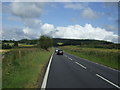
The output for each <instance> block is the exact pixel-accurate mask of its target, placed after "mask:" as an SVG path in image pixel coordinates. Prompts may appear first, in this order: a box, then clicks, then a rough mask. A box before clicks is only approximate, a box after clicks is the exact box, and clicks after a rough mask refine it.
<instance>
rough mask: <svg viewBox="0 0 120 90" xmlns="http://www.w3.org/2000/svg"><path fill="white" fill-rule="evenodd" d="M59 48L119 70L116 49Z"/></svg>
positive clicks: (118, 54) (119, 52)
mask: <svg viewBox="0 0 120 90" xmlns="http://www.w3.org/2000/svg"><path fill="white" fill-rule="evenodd" d="M60 48H61V49H63V50H64V51H66V52H68V53H70V54H73V55H76V56H79V57H81V58H85V59H88V60H91V61H93V62H96V63H100V64H103V65H106V66H108V67H111V68H115V69H118V70H120V67H119V64H120V61H119V56H120V51H119V50H118V49H103V48H83V47H80V46H63V47H60Z"/></svg>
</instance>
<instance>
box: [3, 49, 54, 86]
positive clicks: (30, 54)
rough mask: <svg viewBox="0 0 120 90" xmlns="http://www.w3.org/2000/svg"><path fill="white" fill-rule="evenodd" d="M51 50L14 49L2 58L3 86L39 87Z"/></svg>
mask: <svg viewBox="0 0 120 90" xmlns="http://www.w3.org/2000/svg"><path fill="white" fill-rule="evenodd" d="M51 54H52V49H51V50H50V51H46V50H42V49H38V48H21V49H14V50H11V51H10V52H6V53H5V57H4V59H3V60H2V70H3V72H2V81H3V82H2V87H3V88H38V81H39V79H40V76H41V74H42V73H43V69H44V68H45V65H46V64H47V62H48V60H49V58H50V55H51Z"/></svg>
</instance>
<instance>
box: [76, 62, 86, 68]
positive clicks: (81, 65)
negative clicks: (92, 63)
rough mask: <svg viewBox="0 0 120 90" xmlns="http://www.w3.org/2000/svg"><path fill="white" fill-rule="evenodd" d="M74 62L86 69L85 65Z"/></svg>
mask: <svg viewBox="0 0 120 90" xmlns="http://www.w3.org/2000/svg"><path fill="white" fill-rule="evenodd" d="M75 63H76V64H78V65H80V66H81V67H82V68H84V69H86V67H85V66H83V65H82V64H80V63H78V62H75Z"/></svg>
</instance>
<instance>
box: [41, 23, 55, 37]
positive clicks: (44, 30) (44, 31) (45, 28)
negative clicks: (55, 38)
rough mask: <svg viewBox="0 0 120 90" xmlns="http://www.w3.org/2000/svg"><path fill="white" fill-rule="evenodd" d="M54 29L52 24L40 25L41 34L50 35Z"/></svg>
mask: <svg viewBox="0 0 120 90" xmlns="http://www.w3.org/2000/svg"><path fill="white" fill-rule="evenodd" d="M54 30H55V27H54V25H52V24H48V23H45V24H43V25H42V26H41V34H44V35H50V36H51V35H52V33H53V31H54Z"/></svg>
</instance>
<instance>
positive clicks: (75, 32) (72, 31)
mask: <svg viewBox="0 0 120 90" xmlns="http://www.w3.org/2000/svg"><path fill="white" fill-rule="evenodd" d="M53 37H56V38H74V39H96V40H106V41H112V42H117V41H118V35H116V34H114V33H113V32H110V31H106V30H105V29H102V28H99V27H96V28H95V27H93V26H92V25H91V24H86V25H85V26H80V25H73V26H68V27H57V28H56V32H55V33H54V34H53Z"/></svg>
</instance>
